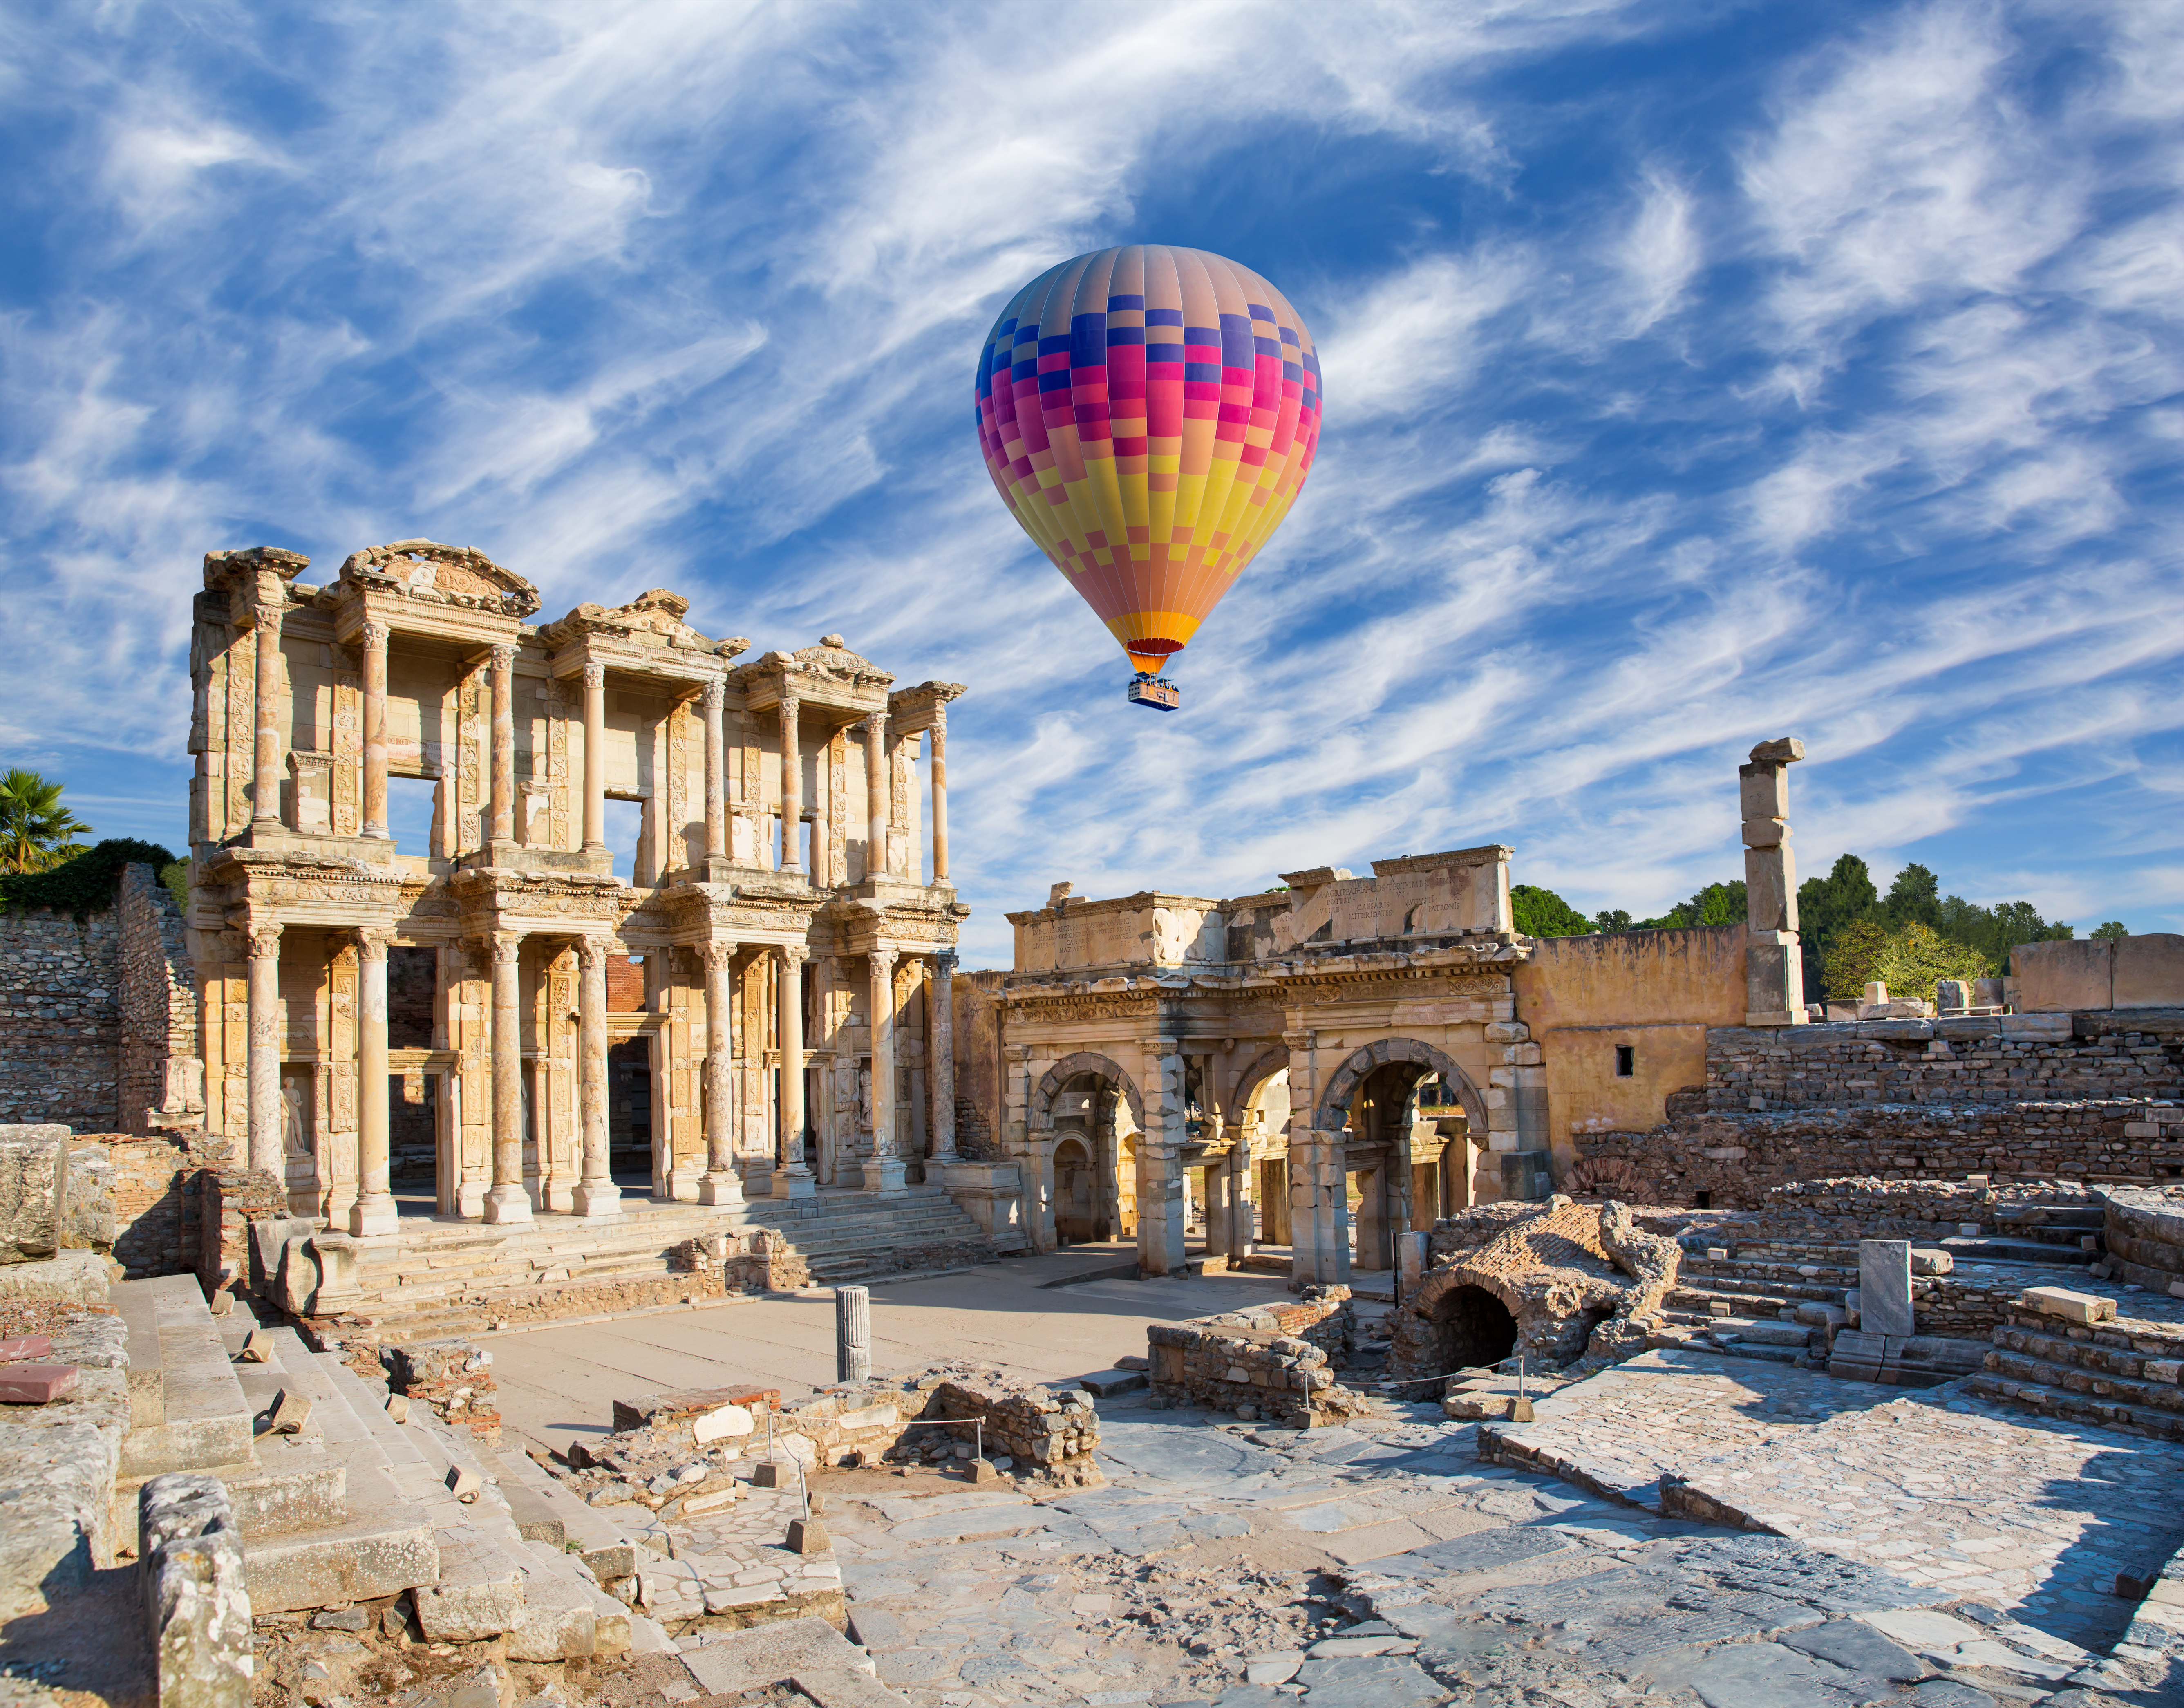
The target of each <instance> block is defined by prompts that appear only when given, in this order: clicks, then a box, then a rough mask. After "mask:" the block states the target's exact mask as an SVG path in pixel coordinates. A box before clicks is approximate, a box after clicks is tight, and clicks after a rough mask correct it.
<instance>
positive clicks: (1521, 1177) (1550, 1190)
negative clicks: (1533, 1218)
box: [1497, 1151, 1555, 1203]
mask: <svg viewBox="0 0 2184 1708" xmlns="http://www.w3.org/2000/svg"><path fill="white" fill-rule="evenodd" d="M1497 1160H1498V1161H1499V1162H1500V1164H1501V1166H1502V1197H1505V1198H1515V1199H1519V1200H1522V1201H1524V1202H1527V1203H1539V1202H1541V1201H1543V1200H1545V1199H1546V1198H1548V1197H1552V1196H1553V1195H1554V1190H1555V1182H1554V1173H1553V1169H1552V1162H1553V1158H1552V1154H1551V1153H1548V1152H1546V1151H1503V1152H1502V1153H1499V1156H1498V1158H1497Z"/></svg>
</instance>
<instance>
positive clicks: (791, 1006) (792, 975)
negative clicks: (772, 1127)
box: [773, 943, 818, 1198]
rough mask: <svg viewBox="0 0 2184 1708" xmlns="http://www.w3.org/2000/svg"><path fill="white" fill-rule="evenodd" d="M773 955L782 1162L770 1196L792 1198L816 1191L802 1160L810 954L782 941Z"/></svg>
mask: <svg viewBox="0 0 2184 1708" xmlns="http://www.w3.org/2000/svg"><path fill="white" fill-rule="evenodd" d="M774 957H775V962H776V971H777V974H778V976H779V979H780V985H779V987H778V991H777V995H776V996H775V998H774V1021H775V1031H776V1035H777V1037H778V1039H779V1041H780V1045H781V1095H780V1097H779V1098H778V1099H777V1106H778V1108H779V1110H780V1114H781V1152H780V1156H781V1162H780V1166H779V1167H777V1169H775V1170H774V1175H773V1195H774V1197H777V1198H796V1197H805V1196H807V1195H809V1194H810V1193H811V1192H816V1191H817V1190H818V1188H817V1186H816V1185H815V1184H814V1182H813V1181H812V1179H811V1167H810V1165H809V1164H807V1163H806V1162H805V1159H804V963H805V961H806V960H808V959H810V958H811V951H810V950H808V949H806V948H805V947H804V946H802V945H801V944H797V943H787V944H783V945H782V946H780V947H778V948H777V949H776V950H775V951H774Z"/></svg>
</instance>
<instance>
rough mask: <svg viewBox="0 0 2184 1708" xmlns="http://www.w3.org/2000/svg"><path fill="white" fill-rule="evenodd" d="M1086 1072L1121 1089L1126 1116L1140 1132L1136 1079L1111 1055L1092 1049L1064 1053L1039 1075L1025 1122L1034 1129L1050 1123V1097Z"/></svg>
mask: <svg viewBox="0 0 2184 1708" xmlns="http://www.w3.org/2000/svg"><path fill="white" fill-rule="evenodd" d="M1084 1074H1093V1075H1095V1076H1096V1077H1097V1078H1100V1079H1102V1080H1110V1081H1112V1083H1114V1084H1115V1085H1117V1086H1120V1087H1121V1089H1122V1093H1123V1101H1124V1102H1127V1103H1128V1104H1129V1106H1130V1119H1131V1120H1132V1121H1134V1123H1135V1124H1136V1125H1137V1128H1138V1130H1139V1132H1143V1131H1144V1130H1145V1099H1144V1098H1143V1097H1140V1096H1139V1094H1138V1086H1137V1082H1136V1081H1135V1080H1133V1079H1131V1077H1130V1076H1129V1075H1128V1074H1126V1073H1124V1072H1123V1069H1122V1068H1121V1067H1120V1065H1119V1064H1117V1063H1116V1062H1115V1061H1114V1060H1113V1058H1111V1057H1107V1056H1102V1055H1100V1054H1098V1053H1097V1052H1095V1051H1091V1050H1079V1051H1078V1052H1077V1053H1076V1054H1074V1055H1072V1056H1064V1057H1063V1058H1061V1060H1060V1061H1058V1062H1056V1063H1055V1064H1054V1065H1053V1066H1052V1067H1050V1068H1049V1069H1047V1070H1046V1072H1045V1074H1042V1075H1041V1076H1040V1078H1039V1084H1038V1085H1037V1086H1035V1087H1034V1089H1033V1091H1032V1094H1031V1108H1030V1110H1029V1112H1028V1114H1029V1117H1030V1119H1029V1122H1028V1125H1030V1126H1031V1127H1032V1129H1033V1130H1034V1131H1036V1130H1039V1129H1042V1128H1045V1127H1047V1126H1050V1125H1052V1124H1053V1110H1054V1099H1055V1097H1056V1095H1057V1094H1058V1093H1059V1092H1060V1091H1061V1088H1062V1087H1063V1086H1066V1085H1067V1084H1068V1083H1069V1082H1070V1081H1071V1080H1074V1079H1078V1078H1080V1077H1082V1076H1083V1075H1084Z"/></svg>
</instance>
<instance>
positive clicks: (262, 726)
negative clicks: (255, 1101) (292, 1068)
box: [250, 605, 288, 1090]
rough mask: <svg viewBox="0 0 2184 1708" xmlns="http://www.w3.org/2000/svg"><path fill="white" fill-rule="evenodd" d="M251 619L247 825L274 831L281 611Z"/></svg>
mask: <svg viewBox="0 0 2184 1708" xmlns="http://www.w3.org/2000/svg"><path fill="white" fill-rule="evenodd" d="M253 620H254V621H255V622H256V623H257V628H258V637H257V638H258V648H257V667H258V675H257V684H256V687H257V713H258V745H257V750H256V752H255V754H254V755H253V757H254V760H255V764H254V766H253V770H252V773H251V784H250V823H251V824H252V826H253V829H254V828H258V827H263V828H265V829H269V830H277V829H280V828H281V767H282V766H283V765H284V764H285V763H286V762H287V746H288V744H287V742H285V741H283V740H281V610H280V607H279V606H273V605H259V606H255V607H254V608H253ZM276 1090H278V1087H277V1086H276Z"/></svg>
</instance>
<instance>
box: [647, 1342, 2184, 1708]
mask: <svg viewBox="0 0 2184 1708" xmlns="http://www.w3.org/2000/svg"><path fill="white" fill-rule="evenodd" d="M1626 1368H1627V1367H1626ZM1734 1374H1741V1370H1739V1371H1737V1372H1734ZM1581 1386H1582V1385H1581ZM1836 1386H1838V1387H1840V1386H1842V1385H1841V1384H1836ZM1576 1391H1577V1390H1576V1389H1572V1390H1568V1392H1576ZM1626 1403H1627V1402H1626ZM1718 1406H1719V1397H1718V1396H1708V1397H1707V1398H1706V1409H1708V1410H1712V1409H1718ZM1101 1409H1102V1415H1103V1425H1102V1429H1103V1445H1102V1451H1101V1460H1102V1463H1103V1465H1104V1466H1105V1468H1106V1471H1108V1474H1109V1476H1110V1478H1111V1482H1110V1484H1109V1486H1108V1487H1106V1488H1100V1489H1094V1490H1084V1491H1076V1492H1072V1493H1067V1494H1065V1495H1061V1496H1059V1497H1057V1498H1055V1499H1045V1498H1040V1499H1032V1498H1030V1497H1028V1496H1026V1495H1024V1494H1022V1493H1018V1492H1017V1491H1014V1490H1011V1489H999V1490H989V1489H980V1488H969V1487H967V1486H966V1485H964V1484H962V1483H961V1482H956V1481H953V1480H946V1481H944V1480H942V1479H940V1478H939V1477H937V1476H927V1475H915V1476H905V1477H892V1476H888V1475H886V1474H884V1473H879V1472H873V1471H860V1472H853V1473H826V1474H823V1475H822V1486H823V1487H825V1488H826V1489H827V1524H828V1527H829V1528H830V1529H831V1530H832V1532H833V1537H834V1541H835V1546H836V1549H837V1552H838V1556H839V1558H840V1560H841V1564H842V1576H843V1580H844V1585H845V1588H846V1589H847V1591H848V1594H849V1599H850V1617H851V1621H852V1628H853V1633H854V1634H855V1637H856V1638H858V1640H860V1641H861V1642H862V1643H864V1644H866V1645H867V1646H868V1647H869V1649H871V1650H872V1654H873V1655H874V1657H875V1658H876V1660H877V1664H878V1667H879V1672H880V1677H881V1678H882V1680H883V1682H885V1683H887V1684H889V1685H890V1686H891V1687H892V1688H894V1689H895V1690H897V1691H899V1692H900V1693H901V1694H903V1695H904V1696H905V1697H906V1698H908V1699H909V1700H911V1702H912V1703H915V1704H917V1705H918V1708H1006V1705H1011V1704H1016V1703H1038V1704H1040V1705H1047V1708H1134V1705H1145V1708H1202V1705H1219V1708H1279V1705H1283V1704H1295V1703H1296V1702H1297V1699H1298V1698H1299V1697H1300V1696H1301V1698H1302V1708H1401V1705H1407V1704H1412V1703H1416V1704H1421V1705H1424V1704H1435V1705H1439V1704H1446V1703H1463V1704H1474V1703H1475V1704H1479V1705H1485V1704H1495V1705H1510V1704H1526V1705H1537V1708H1547V1705H1550V1704H1552V1705H1557V1708H1596V1705H1597V1708H1607V1705H1623V1704H1635V1703H1637V1702H1639V1701H1641V1700H1643V1701H1644V1702H1645V1703H1646V1704H1647V1705H1648V1708H1654V1705H1677V1708H1701V1705H1703V1708H1860V1705H1864V1704H1868V1703H1878V1702H1886V1703H1891V1704H1897V1705H1903V1708H1991V1705H1994V1704H1997V1703H2003V1704H2008V1705H2010V1708H2016V1705H2019V1704H2030V1703H2034V1702H2041V1701H2047V1700H2051V1698H2052V1700H2053V1701H2054V1703H2055V1705H2056V1708H2064V1705H2065V1704H2067V1705H2069V1708H2111V1705H2116V1704H2131V1705H2133V1708H2153V1705H2154V1704H2155V1703H2157V1702H2159V1701H2161V1700H2165V1698H2164V1695H2163V1694H2160V1693H2161V1692H2163V1691H2165V1690H2166V1688H2167V1687H2166V1686H2165V1685H2162V1686H2153V1685H2150V1684H2149V1683H2148V1677H2150V1676H2151V1675H2148V1676H2147V1677H2134V1676H2133V1675H2132V1674H2131V1673H2130V1672H2127V1671H2119V1670H2117V1669H2115V1668H2114V1667H2110V1668H2109V1669H2108V1671H2107V1672H2105V1673H2103V1672H2100V1671H2099V1670H2098V1669H2099V1668H2100V1666H2101V1663H2100V1662H2098V1660H2097V1659H2096V1658H2095V1657H2093V1656H2090V1655H2087V1654H2085V1653H2084V1652H2082V1651H2081V1650H2080V1649H2076V1648H2075V1647H2073V1646H2072V1645H2071V1644H2068V1643H2064V1642H2061V1641H2059V1640H2058V1639H2057V1638H2054V1637H2053V1636H2050V1635H2048V1633H2044V1632H2042V1631H2040V1630H2036V1629H2034V1628H2032V1627H2030V1626H2026V1625H2023V1624H2020V1623H2018V1622H2016V1621H2014V1620H2012V1619H2011V1618H2009V1616H2007V1615H2006V1614H2005V1613H2004V1612H2003V1611H2002V1610H2000V1609H1999V1608H1998V1607H1995V1606H1991V1605H1980V1604H1978V1603H1976V1602H1973V1601H1968V1600H1966V1599H1964V1596H1963V1593H1962V1592H1961V1591H1960V1590H1959V1589H1958V1588H1955V1587H1954V1586H1953V1585H1952V1584H1950V1583H1947V1582H1940V1581H1934V1582H1915V1581H1912V1580H1911V1579H1909V1578H1907V1577H1900V1576H1898V1575H1897V1574H1896V1573H1895V1572H1893V1571H1890V1570H1886V1569H1884V1568H1882V1567H1881V1566H1875V1565H1873V1564H1869V1563H1867V1562H1864V1561H1861V1560H1855V1559H1850V1558H1846V1557H1842V1556H1841V1555H1839V1554H1835V1553H1830V1552H1824V1551H1821V1550H1819V1549H1815V1548H1813V1547H1809V1546H1808V1545H1806V1544H1804V1543H1799V1542H1797V1541H1793V1540H1790V1539H1786V1538H1775V1537H1769V1536H1762V1535H1756V1534H1751V1533H1748V1532H1732V1531H1727V1530H1724V1529H1723V1528H1721V1527H1718V1526H1713V1525H1709V1524H1703V1523H1699V1522H1695V1521H1690V1520H1686V1519H1681V1518H1677V1517H1674V1516H1663V1515H1660V1514H1659V1513H1658V1512H1649V1511H1646V1510H1643V1509H1641V1508H1634V1507H1632V1506H1630V1505H1629V1504H1624V1502H1623V1501H1622V1500H1620V1499H1611V1498H1606V1497H1603V1496H1602V1495H1600V1494H1596V1493H1591V1492H1588V1491H1586V1490H1584V1489H1580V1488H1573V1487H1572V1486H1570V1484H1569V1483H1568V1482H1565V1481H1563V1480H1560V1479H1558V1478H1557V1477H1554V1476H1548V1475H1546V1474H1543V1473H1541V1472H1540V1471H1531V1470H1525V1469H1517V1468H1511V1467H1507V1466H1503V1465H1492V1464H1484V1463H1482V1462H1481V1461H1480V1460H1479V1458H1478V1448H1479V1426H1477V1425H1454V1424H1451V1423H1450V1422H1448V1421H1446V1419H1443V1418H1441V1417H1440V1415H1439V1414H1438V1411H1437V1409H1429V1408H1425V1407H1396V1408H1381V1409H1379V1411H1378V1412H1377V1413H1376V1415H1373V1417H1371V1418H1370V1419H1368V1420H1366V1421H1364V1422H1363V1423H1362V1424H1361V1426H1359V1427H1357V1428H1354V1429H1337V1430H1320V1431H1313V1432H1308V1433H1298V1432H1290V1431H1287V1430H1273V1429H1266V1430H1256V1431H1255V1430H1252V1429H1250V1428H1248V1427H1247V1426H1243V1425H1240V1424H1237V1423H1235V1422H1234V1421H1224V1420H1223V1419H1221V1418H1219V1417H1215V1418H1212V1419H1209V1418H1207V1417H1206V1415H1205V1414H1202V1413H1194V1412H1187V1411H1186V1412H1175V1411H1170V1412H1164V1413H1155V1412H1152V1411H1151V1410H1149V1409H1145V1408H1144V1407H1143V1406H1142V1404H1138V1403H1135V1402H1134V1398H1133V1399H1132V1400H1126V1401H1124V1402H1123V1403H1120V1404H1117V1403H1114V1402H1110V1403H1107V1404H1103V1406H1102V1408H1101ZM1777 1409H1778V1411H1782V1410H1786V1409H1787V1408H1786V1406H1785V1407H1781V1408H1777ZM1896 1427H1901V1426H1896ZM719 1640H723V1639H721V1638H689V1639H685V1644H684V1646H685V1647H686V1649H688V1648H694V1647H699V1646H702V1644H704V1643H705V1642H708V1641H719ZM2073 1681H2075V1682H2073ZM2180 1682H2184V1681H2180ZM2087 1686H2098V1688H2085V1687H2087ZM2140 1686H2144V1687H2146V1688H2137V1687H2140ZM2056 1693H2061V1694H2056Z"/></svg>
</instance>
